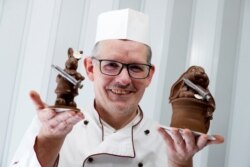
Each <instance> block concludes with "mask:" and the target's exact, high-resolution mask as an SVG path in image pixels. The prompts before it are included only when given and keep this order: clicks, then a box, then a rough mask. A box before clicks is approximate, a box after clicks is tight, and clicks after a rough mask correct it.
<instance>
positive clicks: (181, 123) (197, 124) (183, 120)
mask: <svg viewBox="0 0 250 167" xmlns="http://www.w3.org/2000/svg"><path fill="white" fill-rule="evenodd" d="M171 103H172V109H173V114H172V118H171V123H170V126H172V127H177V128H183V129H185V128H187V129H191V130H193V131H197V132H201V133H207V132H208V130H209V126H210V120H211V119H212V112H213V110H214V107H213V106H212V105H209V104H208V103H205V102H203V101H201V100H197V99H192V98H178V99H175V100H173V101H172V102H171Z"/></svg>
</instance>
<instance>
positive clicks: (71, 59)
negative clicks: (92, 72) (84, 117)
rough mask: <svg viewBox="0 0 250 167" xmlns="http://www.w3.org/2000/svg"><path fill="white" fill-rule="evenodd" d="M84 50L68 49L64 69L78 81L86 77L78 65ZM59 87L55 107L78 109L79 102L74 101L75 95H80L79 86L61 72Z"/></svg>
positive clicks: (58, 79)
mask: <svg viewBox="0 0 250 167" xmlns="http://www.w3.org/2000/svg"><path fill="white" fill-rule="evenodd" d="M82 53H83V52H82V51H80V52H79V53H74V51H73V49H72V48H69V49H68V60H67V61H66V63H65V68H64V70H63V71H65V72H66V73H67V74H69V75H70V76H71V77H73V78H74V79H75V80H76V81H82V80H84V77H83V76H82V75H81V74H80V73H79V72H77V67H78V61H79V59H80V57H81V56H79V54H81V55H82ZM56 82H57V87H56V89H55V93H56V95H57V98H56V101H55V106H54V107H55V108H73V109H75V110H79V109H77V104H76V103H75V101H74V98H75V96H77V95H78V87H76V86H75V85H74V84H73V83H72V82H69V80H68V79H66V78H65V77H64V76H62V75H61V74H58V75H57V78H56Z"/></svg>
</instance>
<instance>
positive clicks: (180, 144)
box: [172, 128, 186, 154]
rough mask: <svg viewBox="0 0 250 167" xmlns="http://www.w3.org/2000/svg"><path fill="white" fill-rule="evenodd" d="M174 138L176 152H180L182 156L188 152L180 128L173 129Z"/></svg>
mask: <svg viewBox="0 0 250 167" xmlns="http://www.w3.org/2000/svg"><path fill="white" fill-rule="evenodd" d="M172 134H173V135H172V138H173V140H174V143H175V148H176V151H177V152H179V153H180V154H185V151H186V148H185V147H186V144H185V140H184V139H183V137H182V135H181V133H180V130H179V129H178V128H172Z"/></svg>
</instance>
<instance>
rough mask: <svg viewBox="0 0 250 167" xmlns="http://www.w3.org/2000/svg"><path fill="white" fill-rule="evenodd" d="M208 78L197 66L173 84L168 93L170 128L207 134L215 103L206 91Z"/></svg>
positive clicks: (192, 67)
mask: <svg viewBox="0 0 250 167" xmlns="http://www.w3.org/2000/svg"><path fill="white" fill-rule="evenodd" d="M208 85H209V78H208V76H207V74H206V73H205V70H204V69H203V68H202V67H199V66H191V67H190V68H189V69H188V70H187V71H186V72H184V73H183V74H182V75H181V77H180V78H179V79H178V80H177V81H176V82H175V83H174V85H173V86H172V88H171V93H170V97H169V100H170V103H171V104H172V110H173V114H172V118H171V124H170V126H172V127H177V128H188V129H191V130H193V131H198V132H201V133H207V132H208V130H209V126H210V120H212V118H213V112H214V110H215V101H214V98H213V96H212V95H211V93H210V91H209V90H208Z"/></svg>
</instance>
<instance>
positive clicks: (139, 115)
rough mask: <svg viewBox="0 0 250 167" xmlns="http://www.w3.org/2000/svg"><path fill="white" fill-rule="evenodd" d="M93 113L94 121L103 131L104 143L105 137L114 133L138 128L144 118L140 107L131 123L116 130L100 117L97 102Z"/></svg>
mask: <svg viewBox="0 0 250 167" xmlns="http://www.w3.org/2000/svg"><path fill="white" fill-rule="evenodd" d="M91 111H93V115H94V120H95V121H96V122H97V123H98V125H99V127H100V128H101V129H102V141H103V140H104V137H106V136H108V135H110V134H112V133H115V132H117V131H120V130H122V129H125V128H133V127H135V126H137V125H138V124H139V123H140V122H141V120H142V118H143V112H142V110H141V107H140V106H139V105H138V109H137V115H136V116H135V118H134V119H133V120H132V121H131V122H129V123H128V124H127V125H126V126H125V127H123V128H121V129H119V130H116V129H114V128H113V127H112V126H110V125H109V124H108V123H107V122H105V121H104V120H103V119H102V118H101V117H100V115H99V113H98V111H97V110H96V109H95V100H94V102H93V109H92V110H91Z"/></svg>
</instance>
